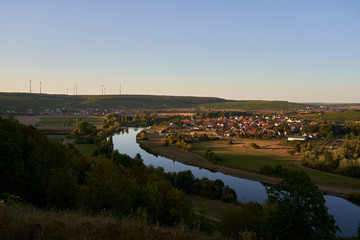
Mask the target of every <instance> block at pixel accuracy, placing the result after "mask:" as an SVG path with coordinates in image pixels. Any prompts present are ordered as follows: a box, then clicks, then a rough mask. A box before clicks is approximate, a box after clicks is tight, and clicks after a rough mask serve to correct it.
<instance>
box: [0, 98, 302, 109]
mask: <svg viewBox="0 0 360 240" xmlns="http://www.w3.org/2000/svg"><path fill="white" fill-rule="evenodd" d="M305 106H306V105H305V104H299V103H290V102H286V101H262V100H246V101H245V100H244V101H235V100H226V99H223V98H215V97H188V96H161V95H78V96H74V95H51V94H28V93H0V112H1V113H5V112H7V111H25V110H26V109H32V110H34V111H41V110H44V109H56V108H67V107H71V108H89V107H91V108H99V109H105V108H106V109H139V108H142V109H144V108H145V109H169V108H197V109H219V110H220V109H233V110H293V109H296V108H303V107H305Z"/></svg>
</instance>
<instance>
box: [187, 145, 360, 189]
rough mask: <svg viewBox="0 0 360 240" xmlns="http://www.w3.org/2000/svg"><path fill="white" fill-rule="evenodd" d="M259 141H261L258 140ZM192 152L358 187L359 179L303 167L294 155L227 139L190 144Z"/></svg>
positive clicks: (236, 164) (230, 163)
mask: <svg viewBox="0 0 360 240" xmlns="http://www.w3.org/2000/svg"><path fill="white" fill-rule="evenodd" d="M259 142H261V141H259ZM191 146H192V149H193V152H195V153H197V154H200V155H202V156H205V152H206V151H207V150H208V149H211V150H212V151H214V152H215V154H216V155H217V156H219V157H220V158H221V159H222V160H223V164H225V165H227V166H230V167H234V168H240V169H245V170H248V171H251V172H258V171H259V169H260V167H262V166H265V165H268V166H272V167H276V166H277V165H282V166H283V167H284V168H288V169H292V170H303V171H305V172H306V173H307V174H308V175H309V176H310V177H311V178H312V179H313V180H314V181H315V182H316V183H318V184H321V185H326V186H332V185H334V186H344V187H348V188H356V189H358V190H359V189H360V179H354V178H349V177H344V176H341V175H335V174H331V173H327V172H322V171H318V170H313V169H310V168H305V167H302V166H301V165H300V161H299V160H298V157H296V156H290V155H289V154H286V151H284V152H283V153H277V154H271V153H267V152H260V151H261V149H260V151H259V150H256V149H250V148H241V146H242V144H234V145H230V144H228V143H227V141H212V142H199V143H192V144H191Z"/></svg>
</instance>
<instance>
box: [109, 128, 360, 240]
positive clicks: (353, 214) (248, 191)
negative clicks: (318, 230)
mask: <svg viewBox="0 0 360 240" xmlns="http://www.w3.org/2000/svg"><path fill="white" fill-rule="evenodd" d="M140 130H141V129H137V128H129V129H128V132H124V133H121V134H119V135H115V136H114V137H113V141H114V149H117V150H119V152H120V153H125V154H127V155H129V156H131V157H134V156H135V155H136V154H137V153H140V155H141V156H142V159H144V164H146V165H153V166H154V167H163V168H164V170H165V172H180V171H185V170H191V171H192V173H193V174H194V176H195V177H196V178H202V177H207V178H208V179H211V180H215V179H221V180H222V181H223V182H224V184H225V185H229V186H230V187H231V188H233V189H234V190H235V191H236V194H237V196H238V200H241V201H251V200H252V201H257V202H260V203H261V202H264V201H265V200H266V198H267V194H266V190H265V187H264V185H263V184H261V183H260V182H256V181H251V180H247V179H242V178H237V177H233V176H230V175H225V174H223V173H220V172H211V171H208V170H206V169H201V168H198V167H194V166H190V165H186V164H183V163H180V162H176V161H173V160H170V159H168V158H164V157H156V156H154V155H152V154H149V153H147V152H146V151H144V150H142V149H141V148H140V147H139V145H138V144H137V143H136V134H137V133H138V132H139V131H140ZM325 199H326V206H327V207H328V208H329V213H330V214H332V215H334V216H335V219H336V223H337V225H338V226H339V227H340V229H341V231H342V232H341V233H338V235H339V236H343V237H345V236H346V237H347V236H354V235H357V227H358V224H359V222H360V208H359V207H357V206H356V205H354V204H352V203H350V202H348V201H346V200H344V199H342V198H339V197H334V196H329V195H325Z"/></svg>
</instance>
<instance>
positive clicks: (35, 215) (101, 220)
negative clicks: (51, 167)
mask: <svg viewBox="0 0 360 240" xmlns="http://www.w3.org/2000/svg"><path fill="white" fill-rule="evenodd" d="M134 219H136V218H134ZM0 229H1V230H0V239H2V240H10V239H11V240H12V239H39V240H41V239H68V240H73V239H74V240H75V239H76V240H80V239H88V240H95V239H108V240H112V239H194V240H195V239H215V238H212V237H208V236H206V235H204V234H201V233H198V232H194V231H181V230H180V228H170V227H159V226H153V225H148V224H146V223H145V222H141V221H136V220H129V219H118V218H115V217H113V216H111V215H110V214H106V213H104V214H101V215H96V216H93V215H87V214H84V213H79V212H71V211H56V212H54V211H50V210H48V211H45V210H39V209H36V208H34V207H31V206H24V205H20V204H16V205H12V206H0ZM218 239H220V238H218Z"/></svg>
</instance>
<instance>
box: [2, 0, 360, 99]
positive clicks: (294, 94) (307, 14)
mask: <svg viewBox="0 0 360 240" xmlns="http://www.w3.org/2000/svg"><path fill="white" fill-rule="evenodd" d="M0 31H1V34H0V91H1V92H27V91H29V80H30V79H31V80H32V82H33V84H32V86H33V91H34V92H38V91H39V82H42V89H43V92H45V93H62V94H63V93H66V88H68V89H69V93H72V89H73V87H74V86H75V85H78V93H79V94H100V93H101V85H102V84H104V86H105V88H106V93H107V94H118V93H119V84H122V92H123V93H124V94H161V95H191V96H216V97H222V98H226V99H265V100H288V101H294V102H360V93H359V90H360V1H359V0H316V1H313V0H294V1H289V0H281V1H280V0H279V1H278V0H271V1H269V0H251V1H250V0H246V1H245V0H236V1H226V0H225V1H219V0H214V1H211V0H188V1H186V0H185V1H183V0H182V1H169V0H164V1H158V0H156V1H148V0H144V1H136V0H131V1H130V0H129V1H120V0H118V1H99V0H96V1H91V0H86V1H85V0H84V1H79V0H71V1H70V0H61V1H48V0H42V1H29V0H26V1H17V0H8V1H6V0H3V1H1V2H0Z"/></svg>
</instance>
